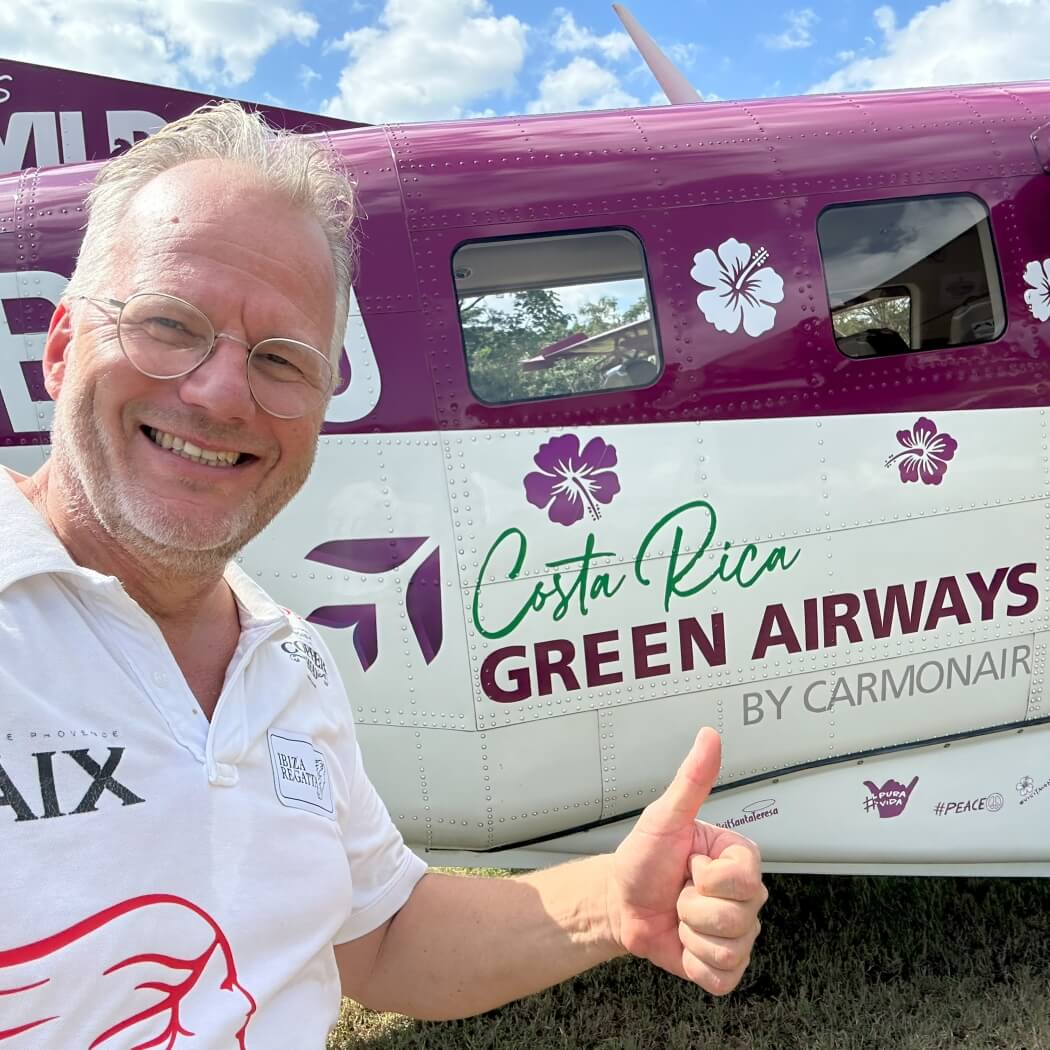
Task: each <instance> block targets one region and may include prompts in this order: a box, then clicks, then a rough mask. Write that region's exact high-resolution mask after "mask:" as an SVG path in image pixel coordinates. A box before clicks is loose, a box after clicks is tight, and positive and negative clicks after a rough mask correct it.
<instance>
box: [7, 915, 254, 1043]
mask: <svg viewBox="0 0 1050 1050" xmlns="http://www.w3.org/2000/svg"><path fill="white" fill-rule="evenodd" d="M255 1009H256V1006H255V1000H254V999H253V998H252V996H251V994H250V993H249V992H248V991H247V989H245V988H243V987H242V986H241V984H240V983H239V982H238V980H237V968H236V965H235V963H234V959H233V951H232V950H231V948H230V943H229V941H228V940H227V939H226V935H225V934H224V933H223V932H222V930H221V929H220V928H219V925H218V923H216V922H215V920H214V919H212V918H211V916H210V915H208V914H207V912H205V911H204V910H203V909H201V908H199V907H197V905H195V904H191V903H190V902H189V901H187V900H184V899H183V898H182V897H175V896H171V895H169V894H149V895H146V896H142V897H133V898H131V899H130V900H126V901H122V902H121V903H119V904H115V905H113V906H112V907H110V908H106V909H104V910H103V911H100V912H96V913H95V914H94V915H91V916H89V917H88V918H86V919H83V920H81V921H80V922H78V923H75V924H74V925H72V926H70V927H68V928H67V929H64V930H61V931H59V932H58V933H55V934H52V935H51V936H49V937H45V938H43V939H42V940H39V941H35V942H33V943H32V944H26V945H23V946H22V947H18V948H8V949H5V950H0V1046H7V1045H10V1046H11V1047H12V1050H14V1048H15V1047H19V1048H21V1047H27V1048H28V1047H31V1046H33V1047H37V1046H41V1045H43V1044H42V1043H41V1042H40V1040H41V1039H44V1040H46V1045H47V1046H56V1047H57V1046H61V1047H74V1046H77V1047H81V1046H83V1047H85V1048H86V1050H117V1048H119V1050H178V1048H180V1047H187V1048H188V1047H189V1046H190V1045H191V1044H192V1045H193V1046H200V1045H202V1044H201V1039H202V1038H203V1040H205V1041H206V1042H207V1045H208V1046H209V1047H220V1046H221V1047H228V1048H229V1050H247V1048H246V1046H245V1041H244V1040H245V1032H246V1030H247V1028H248V1022H249V1021H250V1020H251V1018H252V1015H253V1014H254V1013H255ZM23 1035H25V1039H24V1040H23V1039H21V1038H19V1037H20V1036H23ZM220 1037H222V1038H224V1039H225V1040H226V1042H220V1041H219V1038H220ZM8 1040H10V1041H11V1042H10V1043H9V1042H8Z"/></svg>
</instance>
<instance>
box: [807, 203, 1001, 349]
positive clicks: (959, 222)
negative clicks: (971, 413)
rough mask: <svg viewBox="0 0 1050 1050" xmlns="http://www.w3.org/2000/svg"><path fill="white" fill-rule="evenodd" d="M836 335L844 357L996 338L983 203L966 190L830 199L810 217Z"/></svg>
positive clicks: (995, 283)
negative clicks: (939, 194) (937, 194)
mask: <svg viewBox="0 0 1050 1050" xmlns="http://www.w3.org/2000/svg"><path fill="white" fill-rule="evenodd" d="M817 236H818V238H819V241H820V252H821V256H822V257H823V261H824V273H825V276H826V279H827V285H828V300H829V302H830V306H831V322H832V327H833V328H834V332H835V341H836V342H837V343H838V347H839V349H840V350H841V351H842V352H843V353H844V354H846V355H847V356H848V357H880V356H884V355H887V354H903V353H909V352H912V351H916V350H942V349H944V348H946V347H953V346H969V345H972V344H974V343H987V342H991V341H992V340H994V339H998V338H999V337H1000V336H1001V335H1002V334H1003V331H1004V330H1005V328H1006V309H1005V306H1004V304H1003V293H1002V285H1001V282H1000V279H999V269H998V265H997V263H996V258H995V248H994V245H993V242H992V230H991V224H990V222H989V220H988V209H987V208H986V207H985V205H984V203H983V202H982V201H980V200H979V199H978V198H977V197H974V196H972V195H970V194H964V193H960V194H952V195H948V196H942V197H913V198H907V199H895V200H884V201H870V202H866V203H863V204H844V205H836V206H833V207H830V208H828V209H827V210H826V211H824V212H823V213H822V214H821V215H820V218H819V219H818V220H817Z"/></svg>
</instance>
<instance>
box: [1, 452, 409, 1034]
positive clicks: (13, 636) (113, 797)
mask: <svg viewBox="0 0 1050 1050" xmlns="http://www.w3.org/2000/svg"><path fill="white" fill-rule="evenodd" d="M0 522H2V523H3V533H2V538H0V847H2V852H0V858H2V862H0V863H2V867H0V870H2V872H3V881H2V893H0V993H3V994H0V1034H2V1035H4V1036H5V1037H6V1038H5V1039H4V1042H3V1045H4V1047H5V1050H6V1048H7V1047H10V1048H11V1050H29V1048H32V1050H39V1048H41V1047H54V1048H61V1050H75V1048H80V1047H87V1046H91V1045H95V1044H96V1040H100V1041H99V1042H98V1044H97V1045H99V1046H101V1047H103V1048H104V1050H118V1048H130V1047H134V1046H143V1045H150V1046H164V1047H169V1046H170V1047H172V1048H175V1050H177V1048H179V1047H183V1046H186V1047H190V1046H192V1047H200V1048H202V1050H203V1048H204V1047H207V1048H208V1050H212V1048H229V1050H320V1048H321V1047H323V1046H324V1043H325V1036H326V1034H327V1032H328V1030H329V1028H330V1027H331V1025H332V1024H333V1023H334V1021H335V1019H336V1016H337V1013H338V1009H339V1001H340V1000H339V981H338V974H337V972H336V966H335V960H334V955H333V952H332V946H333V944H338V943H340V942H343V941H348V940H352V939H354V938H356V937H359V936H361V935H362V934H365V933H368V932H369V931H371V930H373V929H375V928H376V927H377V926H379V925H381V924H382V923H383V922H385V921H386V920H387V919H389V918H390V917H391V916H392V915H393V914H394V913H395V912H396V911H397V910H398V909H399V908H400V907H401V906H402V905H403V904H404V903H405V901H406V900H407V899H408V897H409V895H410V894H411V892H412V889H413V888H414V886H415V885H416V882H417V881H418V880H419V878H420V877H421V875H422V874H423V872H424V870H425V865H424V864H423V862H422V861H421V860H419V858H417V857H416V856H415V855H414V854H412V853H411V852H410V851H409V850H408V849H407V848H406V847H405V845H404V843H403V841H402V839H401V836H400V835H399V834H398V832H397V829H396V828H395V827H394V826H393V824H392V823H391V821H390V818H389V815H388V814H387V812H386V809H385V808H384V806H383V804H382V802H381V801H380V799H379V798H378V796H377V795H376V793H375V790H374V789H373V787H372V785H371V783H370V782H369V780H368V777H367V776H366V774H365V772H364V769H363V767H362V762H361V754H360V751H359V749H358V745H357V740H356V737H355V733H354V726H353V721H352V718H351V713H350V705H349V702H348V700H347V697H346V695H345V692H344V689H343V686H342V683H341V682H340V680H339V676H338V673H337V671H336V668H335V663H334V661H333V660H332V657H331V655H330V654H329V652H328V650H327V649H326V647H325V645H324V643H323V642H322V641H321V640H320V638H319V637H318V636H317V634H316V633H315V632H314V631H313V630H312V628H311V627H310V625H309V624H307V623H305V622H304V621H303V620H301V619H299V618H298V617H296V616H294V615H292V614H289V613H286V612H284V611H283V610H281V609H280V608H278V607H277V606H276V605H275V604H274V603H273V601H272V600H271V599H270V598H269V597H268V596H267V595H266V594H265V593H264V592H263V591H262V590H260V589H259V588H258V587H257V586H256V585H255V584H254V583H252V581H251V580H250V579H248V577H247V576H245V575H244V573H242V572H241V571H240V570H239V569H237V568H236V567H234V566H231V568H230V570H229V572H228V574H227V580H228V582H229V583H230V586H231V587H232V588H233V591H234V594H235V595H236V597H237V601H238V604H239V607H240V616H241V624H242V630H241V637H240V642H239V643H238V646H237V650H236V653H235V654H234V657H233V660H232V661H231V663H230V666H229V669H228V671H227V675H226V682H225V684H224V686H223V689H222V695H221V696H220V698H219V702H218V706H217V707H216V709H215V713H214V716H213V718H212V720H211V722H210V723H209V721H208V720H207V719H206V718H205V717H204V715H203V714H202V713H201V711H200V709H199V708H198V706H197V702H196V700H195V698H194V696H193V694H192V693H191V691H190V689H189V687H188V686H187V685H186V682H185V679H184V678H183V676H182V674H181V672H180V670H179V668H178V666H177V665H176V663H175V661H174V659H173V657H172V655H171V652H170V650H169V649H168V646H167V644H166V643H165V641H164V639H163V637H162V636H161V633H160V631H159V629H158V627H157V625H156V624H155V623H154V621H153V620H152V619H151V618H150V617H149V616H147V615H146V614H145V613H144V612H143V611H142V609H141V608H139V606H138V605H137V604H136V603H135V602H134V601H132V599H131V598H129V597H128V595H127V594H126V593H125V592H124V589H123V588H122V586H121V585H120V583H119V582H118V581H117V580H116V579H115V578H113V577H107V576H102V575H100V574H99V573H97V572H94V571H91V570H89V569H84V568H81V567H80V566H78V565H76V564H75V563H74V562H73V561H72V560H71V559H70V557H69V555H68V553H67V552H66V550H65V548H64V547H63V546H62V545H61V544H60V543H59V542H58V540H57V538H56V537H55V536H54V534H53V533H52V532H51V530H50V529H49V528H48V526H47V525H46V523H45V522H44V520H43V519H42V518H41V517H40V516H39V515H38V514H37V512H36V510H35V509H34V508H33V507H32V505H31V504H30V503H29V502H28V501H27V500H26V499H25V498H24V497H23V496H22V494H21V492H20V491H19V490H18V489H17V488H16V487H15V485H14V483H13V482H12V480H11V478H10V477H9V476H8V474H7V472H6V471H5V470H4V469H3V468H2V467H0ZM16 1032H17V1033H18V1034H13V1033H16ZM107 1033H109V1037H108V1038H107V1039H104V1040H103V1039H102V1037H103V1036H104V1035H106V1034H107ZM190 1033H192V1034H190ZM162 1036H163V1038H162ZM153 1039H157V1040H158V1041H157V1042H156V1043H154V1042H151V1040H153Z"/></svg>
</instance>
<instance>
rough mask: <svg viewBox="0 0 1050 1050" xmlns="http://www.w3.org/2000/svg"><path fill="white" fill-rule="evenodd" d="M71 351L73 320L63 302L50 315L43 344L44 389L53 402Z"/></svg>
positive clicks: (60, 386) (59, 390) (56, 396)
mask: <svg viewBox="0 0 1050 1050" xmlns="http://www.w3.org/2000/svg"><path fill="white" fill-rule="evenodd" d="M72 349H73V319H72V315H71V313H70V310H69V306H68V305H67V303H66V302H65V300H63V301H62V302H60V303H59V304H58V306H57V307H56V308H55V312H54V313H53V314H52V315H51V324H50V326H49V327H48V330H47V339H46V340H45V342H44V357H43V361H42V362H41V364H42V365H43V367H44V388H45V389H46V390H47V392H48V393H49V394H50V395H51V398H52V400H53V401H57V400H58V395H59V393H60V392H61V390H62V381H63V380H64V379H65V375H66V364H67V361H68V358H69V354H70V353H71V352H72Z"/></svg>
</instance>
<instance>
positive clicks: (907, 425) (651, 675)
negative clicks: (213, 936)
mask: <svg viewBox="0 0 1050 1050" xmlns="http://www.w3.org/2000/svg"><path fill="white" fill-rule="evenodd" d="M650 43H651V42H650ZM643 44H644V40H643ZM656 61H658V59H657V60H656ZM664 72H665V73H666V72H667V71H666V69H665V70H664ZM689 90H691V89H687V85H686V87H684V88H683V87H682V83H677V84H673V85H672V86H671V88H670V91H669V93H670V94H671V95H672V98H671V101H672V102H673V103H674V104H672V105H667V106H653V107H646V108H640V109H630V110H610V111H605V112H587V113H568V114H558V115H536V116H514V117H496V118H481V119H472V120H464V121H452V122H439V123H431V124H391V125H385V126H368V125H358V126H348V127H334V126H332V125H333V122H331V121H327V120H326V118H322V117H309V118H308V117H307V115H304V114H287V115H284V116H282V114H281V113H280V112H278V111H274V110H272V109H270V110H268V113H269V114H270V115H271V117H272V119H274V120H275V122H277V123H279V124H281V126H286V127H299V128H307V130H309V131H312V132H313V133H315V134H319V135H324V136H325V137H326V138H327V141H328V142H329V143H330V144H331V146H332V148H334V149H335V150H336V151H337V152H338V154H339V155H340V157H341V158H342V159H343V161H344V162H345V164H346V165H347V167H348V169H349V170H350V171H351V173H352V174H353V177H354V179H355V180H356V182H357V186H358V192H359V195H360V201H361V205H362V214H363V215H364V216H365V217H364V218H363V219H362V220H361V223H360V229H359V231H358V233H359V237H360V242H361V244H360V257H359V265H358V272H357V275H356V279H355V283H354V298H353V301H352V306H351V318H350V325H349V328H348V332H347V339H346V345H345V350H344V358H343V361H342V366H341V370H340V383H339V386H338V388H337V389H336V391H335V393H334V395H333V397H332V400H331V403H330V406H329V409H328V413H327V417H326V422H325V425H324V429H323V433H322V436H321V439H320V445H319V449H318V455H317V462H316V466H315V469H314V472H313V474H312V476H311V478H310V479H309V481H308V482H307V484H306V486H305V488H304V489H303V491H302V492H301V493H300V494H299V495H298V496H297V497H296V499H295V500H294V501H293V503H292V504H291V505H290V507H289V508H288V509H286V510H285V511H284V512H283V513H282V515H280V516H279V517H278V519H277V520H276V521H275V522H274V523H273V524H272V525H271V526H270V527H269V528H268V529H266V530H265V531H264V532H263V533H262V534H261V535H260V536H259V537H258V538H257V539H256V540H254V541H253V542H252V543H251V544H250V545H249V546H248V547H247V548H246V549H245V550H244V552H243V553H242V554H241V555H240V556H239V558H238V561H239V562H240V563H241V564H242V566H243V567H244V569H245V570H246V571H248V572H249V573H250V574H252V575H253V576H255V577H258V578H259V580H260V581H261V582H263V583H264V584H265V586H266V587H267V588H268V589H269V590H270V592H271V593H272V594H273V595H274V596H275V597H276V599H277V600H278V601H279V602H281V604H283V605H285V606H287V607H289V608H291V609H295V610H297V611H298V612H300V613H302V614H304V615H306V616H307V618H308V619H309V620H310V621H311V622H312V623H313V624H314V625H315V626H316V627H317V630H318V631H319V632H320V633H321V635H322V636H323V638H324V639H325V642H326V644H327V646H328V647H329V649H330V651H331V653H332V654H334V659H335V662H336V664H337V666H338V673H339V674H340V675H341V676H342V677H343V679H344V680H345V682H346V686H347V689H348V693H349V696H350V701H351V704H352V706H353V712H354V716H355V718H356V721H357V725H358V729H359V734H360V738H361V743H362V748H363V750H364V754H365V759H366V765H367V768H368V770H369V774H370V776H371V777H372V779H373V780H374V782H375V784H376V786H377V788H378V790H379V792H380V794H381V795H382V797H383V798H384V800H385V801H386V803H387V806H388V808H389V810H390V812H391V814H392V816H393V818H394V820H395V822H396V823H397V825H398V827H399V828H400V829H401V831H402V833H403V834H404V836H405V839H406V841H407V842H408V843H409V845H410V846H412V847H413V848H414V849H416V850H417V851H418V852H419V853H420V854H421V855H422V856H424V857H425V858H426V859H427V860H428V861H429V862H430V863H434V864H450V865H467V866H482V865H483V866H492V865H495V866H500V867H535V866H542V865H545V864H549V863H552V862H554V861H557V860H560V859H565V858H568V857H572V856H576V855H583V854H590V853H595V852H600V851H605V850H608V849H611V848H614V847H615V846H616V845H617V843H618V842H619V841H620V840H621V839H622V837H623V836H624V834H625V833H626V832H627V830H629V828H630V827H631V825H632V823H633V821H634V819H635V818H636V817H637V814H638V813H639V812H640V810H641V809H642V808H643V807H644V806H645V805H646V804H647V803H648V802H650V801H651V800H652V799H653V798H654V797H656V795H657V794H658V793H659V792H660V791H661V790H662V788H663V786H664V785H665V783H666V782H667V781H668V779H669V777H670V776H671V775H672V774H673V771H674V768H675V766H676V764H677V762H678V761H679V760H680V758H681V756H682V754H683V753H684V751H685V749H686V747H687V744H688V742H689V741H690V740H691V739H692V737H693V734H694V733H695V731H696V729H697V728H698V727H699V726H700V725H703V724H710V725H713V726H714V727H715V728H716V729H717V730H718V731H719V732H720V734H721V735H722V740H723V744H724V762H723V767H722V771H721V775H720V779H719V782H718V785H717V787H716V789H715V791H714V792H713V794H712V796H711V798H710V799H709V801H708V802H707V803H706V804H705V806H704V809H703V813H702V815H703V817H704V819H706V820H709V821H712V822H714V823H717V824H720V825H722V826H724V827H728V828H733V829H736V830H739V831H740V832H742V833H743V834H746V835H748V836H749V837H750V838H752V839H754V840H755V841H756V842H758V843H759V844H760V846H761V848H762V851H763V857H764V861H765V864H766V867H767V869H768V870H771V871H798V872H819V873H891V874H999V875H1012V876H1019V875H1050V838H1048V836H1047V835H1046V827H1047V821H1048V819H1050V683H1048V680H1047V650H1048V640H1050V620H1048V612H1050V605H1048V600H1050V578H1048V573H1050V452H1048V436H1047V427H1048V422H1050V417H1048V414H1047V408H1046V402H1047V398H1048V395H1050V353H1048V350H1047V333H1048V331H1050V329H1048V328H1047V322H1048V321H1050V258H1048V256H1050V237H1048V236H1047V235H1046V223H1045V221H1044V216H1045V214H1046V211H1047V207H1048V205H1050V178H1048V175H1050V83H1017V84H1003V85H989V86H976V87H958V88H944V89H940V88H938V89H929V90H910V91H894V92H874V93H863V94H853V95H824V96H808V97H803V98H786V99H760V100H754V101H731V102H698V101H695V99H696V97H697V96H695V94H693V95H690V94H689ZM690 99H694V101H690ZM199 101H201V98H200V97H199V96H192V95H190V94H188V93H183V92H177V91H174V90H169V89H166V88H159V87H154V86H149V85H140V84H131V83H126V82H120V81H114V80H110V79H107V78H99V77H94V76H87V75H83V74H77V73H68V72H62V73H60V74H59V73H56V71H54V70H50V69H45V68H43V67H35V66H31V65H28V64H25V63H15V62H8V61H4V60H0V156H2V157H6V158H7V163H8V164H9V166H10V167H11V168H12V171H11V173H10V174H6V175H4V176H2V177H0V300H2V307H3V309H2V310H0V396H2V411H0V462H2V463H4V464H6V465H8V466H10V467H11V468H13V469H15V470H19V471H22V472H31V471H32V470H34V469H36V468H37V467H38V466H39V465H40V464H41V463H42V462H43V461H44V459H45V457H46V455H47V448H48V430H49V425H50V421H51V418H52V416H51V411H52V405H51V404H50V402H49V400H48V397H47V394H46V393H45V391H44V389H43V384H42V380H41V373H40V366H39V361H40V356H41V351H42V347H43V339H44V333H45V332H46V329H47V325H48V320H49V318H50V314H51V311H52V309H53V307H54V305H55V304H56V303H57V302H58V300H59V298H60V296H61V295H62V292H63V289H64V287H65V285H66V282H67V280H68V278H69V274H70V272H71V269H72V266H73V262H74V257H75V253H76V248H77V243H78V238H79V234H80V228H81V225H82V222H83V215H82V209H83V201H84V197H85V194H86V191H87V188H88V187H89V185H90V183H91V180H92V178H93V177H94V175H95V172H96V171H97V170H98V166H99V160H98V158H104V157H105V156H107V155H108V154H109V153H110V152H111V151H112V150H113V149H114V148H124V147H125V146H126V145H127V144H128V143H129V142H130V141H131V140H132V139H133V138H134V137H135V136H136V135H141V134H146V133H149V132H150V131H152V130H153V129H154V128H155V127H156V126H159V124H160V123H162V122H163V120H164V119H170V118H171V117H173V116H175V115H178V114H181V113H184V112H187V111H189V110H190V109H192V108H194V107H195V106H196V105H197V104H198V103H199ZM264 108H265V107H264ZM81 114H82V115H83V116H82V118H81V116H80V115H81ZM119 114H122V115H119ZM128 114H133V116H128ZM308 121H314V122H315V126H310V127H307V125H308ZM81 128H82V129H83V133H82V134H81V132H80V129H81ZM26 129H28V131H27V130H26ZM118 140H119V141H118ZM58 144H61V151H60V152H61V155H60V153H59V149H58ZM93 158H95V159H93ZM58 160H64V161H75V162H76V163H66V164H64V165H62V166H50V167H42V166H41V165H42V164H44V163H46V164H55V163H57V161H58ZM29 165H32V166H29ZM286 644H287V652H288V656H289V659H291V660H295V661H299V662H302V663H303V664H304V667H305V668H307V669H308V671H309V673H310V674H311V675H312V676H314V677H315V678H316V679H321V678H325V677H327V676H328V675H330V674H333V673H335V670H336V669H335V668H332V667H328V666H326V661H325V659H324V656H323V655H322V654H321V653H319V652H318V651H317V650H316V648H315V647H314V646H313V645H311V644H310V641H309V639H308V638H300V639H297V640H295V641H292V642H289V643H286ZM2 728H3V727H2V725H0V730H2ZM0 746H2V745H0Z"/></svg>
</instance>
